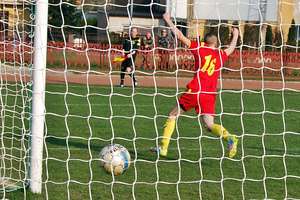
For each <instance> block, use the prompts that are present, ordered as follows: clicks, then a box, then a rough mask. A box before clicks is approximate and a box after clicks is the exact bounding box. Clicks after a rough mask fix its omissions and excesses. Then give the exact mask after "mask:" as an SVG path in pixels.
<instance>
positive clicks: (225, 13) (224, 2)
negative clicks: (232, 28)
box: [194, 0, 278, 21]
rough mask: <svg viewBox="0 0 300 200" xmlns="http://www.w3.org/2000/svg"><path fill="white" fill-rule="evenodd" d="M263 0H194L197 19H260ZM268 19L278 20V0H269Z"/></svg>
mask: <svg viewBox="0 0 300 200" xmlns="http://www.w3.org/2000/svg"><path fill="white" fill-rule="evenodd" d="M259 2H263V1H262V0H194V4H195V5H194V18H195V19H215V20H218V19H221V20H222V19H223V20H249V21H260V12H261V10H260V6H259ZM266 10H267V12H266V20H267V21H277V13H278V0H267V9H266Z"/></svg>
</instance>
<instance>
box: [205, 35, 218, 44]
mask: <svg viewBox="0 0 300 200" xmlns="http://www.w3.org/2000/svg"><path fill="white" fill-rule="evenodd" d="M216 39H217V40H216ZM204 42H205V43H208V44H211V43H216V44H217V43H218V38H217V36H216V34H214V33H213V32H209V33H207V34H206V35H205V36H204Z"/></svg>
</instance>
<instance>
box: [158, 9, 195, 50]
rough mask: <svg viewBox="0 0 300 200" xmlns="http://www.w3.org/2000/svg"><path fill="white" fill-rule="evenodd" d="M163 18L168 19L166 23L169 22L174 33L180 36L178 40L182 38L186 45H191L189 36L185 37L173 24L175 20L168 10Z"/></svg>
mask: <svg viewBox="0 0 300 200" xmlns="http://www.w3.org/2000/svg"><path fill="white" fill-rule="evenodd" d="M163 18H164V20H165V21H166V23H167V24H168V26H169V27H170V28H171V30H172V32H173V33H174V35H176V37H177V38H178V40H180V41H181V42H182V43H183V44H185V45H186V46H188V47H190V46H191V41H190V40H189V39H188V38H187V37H185V36H184V35H183V33H182V32H181V31H180V30H179V29H178V28H176V26H175V25H174V24H173V22H172V20H171V16H170V14H169V13H167V12H166V13H165V14H164V15H163Z"/></svg>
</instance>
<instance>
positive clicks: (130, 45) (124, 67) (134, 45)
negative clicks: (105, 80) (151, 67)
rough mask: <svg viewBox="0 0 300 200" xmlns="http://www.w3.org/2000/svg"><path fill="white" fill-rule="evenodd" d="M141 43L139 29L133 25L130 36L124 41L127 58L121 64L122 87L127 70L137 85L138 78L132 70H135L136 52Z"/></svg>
mask: <svg viewBox="0 0 300 200" xmlns="http://www.w3.org/2000/svg"><path fill="white" fill-rule="evenodd" d="M140 45H141V41H140V38H139V37H138V29H137V28H135V27H133V28H132V29H131V32H130V37H129V38H125V40H124V42H123V53H124V54H125V57H126V59H125V60H124V61H123V62H122V64H121V73H120V77H121V82H120V87H124V79H125V72H127V73H128V74H129V76H130V77H131V78H132V80H133V86H137V80H136V78H135V76H134V73H133V72H132V71H134V62H135V58H136V53H137V50H138V49H139V48H140Z"/></svg>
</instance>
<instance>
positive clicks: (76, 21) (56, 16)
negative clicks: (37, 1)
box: [48, 0, 84, 40]
mask: <svg viewBox="0 0 300 200" xmlns="http://www.w3.org/2000/svg"><path fill="white" fill-rule="evenodd" d="M48 15H49V17H48V24H49V25H50V26H49V27H50V31H51V33H50V34H48V35H50V36H51V37H52V38H51V39H54V40H62V38H63V37H62V34H64V35H65V36H67V35H68V34H78V33H80V32H81V31H82V30H80V29H78V28H71V27H70V26H75V27H80V26H82V25H84V23H83V20H82V19H83V16H82V12H80V11H79V10H78V9H77V8H76V1H75V0H63V1H62V2H61V1H60V0H49V14H48ZM61 27H62V28H63V29H61ZM62 31H63V32H62Z"/></svg>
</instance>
